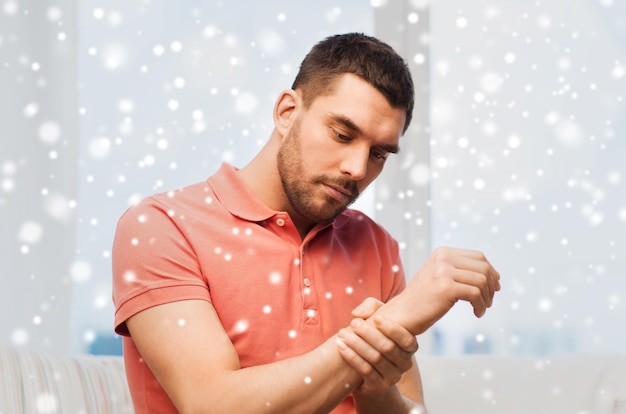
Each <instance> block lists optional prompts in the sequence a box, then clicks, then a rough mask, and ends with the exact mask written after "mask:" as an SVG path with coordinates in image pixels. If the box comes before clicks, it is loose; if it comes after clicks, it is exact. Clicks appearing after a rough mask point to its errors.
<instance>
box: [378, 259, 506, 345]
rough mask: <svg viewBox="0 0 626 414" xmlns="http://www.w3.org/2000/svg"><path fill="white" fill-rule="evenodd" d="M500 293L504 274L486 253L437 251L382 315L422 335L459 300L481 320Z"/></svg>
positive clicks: (392, 300)
mask: <svg viewBox="0 0 626 414" xmlns="http://www.w3.org/2000/svg"><path fill="white" fill-rule="evenodd" d="M499 290H500V274H499V273H498V272H497V271H496V270H495V269H494V268H493V266H492V265H491V263H489V261H488V260H487V258H486V257H485V255H484V254H483V253H482V252H479V251H476V250H465V249H455V248H449V247H440V248H437V249H436V250H435V251H434V252H433V253H432V254H431V256H430V257H429V258H428V260H427V261H426V262H425V263H424V265H423V266H422V268H421V269H420V270H419V271H418V272H417V273H416V274H415V276H414V277H413V279H412V280H411V281H410V282H409V284H408V285H407V287H406V289H405V290H404V291H403V292H402V293H401V294H400V295H398V296H396V297H394V298H393V299H391V300H390V301H389V302H387V304H385V306H383V307H382V308H380V309H379V312H380V313H382V314H383V315H385V316H387V317H389V318H390V319H392V320H394V321H396V322H398V323H400V324H401V325H402V326H404V327H405V328H407V329H408V330H409V331H411V332H412V333H413V334H415V335H418V334H421V333H423V332H424V331H426V330H427V329H428V328H430V327H431V326H432V325H433V324H434V323H435V322H436V321H438V320H439V319H440V318H441V317H442V316H443V315H445V314H446V313H447V312H448V311H449V310H450V308H452V306H454V304H455V303H456V302H457V301H459V300H464V301H467V302H469V303H470V304H471V305H472V307H473V308H474V315H476V316H477V317H479V318H480V317H481V316H483V315H484V313H485V311H486V310H487V308H489V307H490V306H491V305H492V303H493V296H494V294H495V292H496V291H499Z"/></svg>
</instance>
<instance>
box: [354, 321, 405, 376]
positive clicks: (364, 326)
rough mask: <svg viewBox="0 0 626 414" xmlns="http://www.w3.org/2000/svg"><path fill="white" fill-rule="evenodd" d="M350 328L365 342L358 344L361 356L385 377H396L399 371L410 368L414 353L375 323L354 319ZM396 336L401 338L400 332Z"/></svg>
mask: <svg viewBox="0 0 626 414" xmlns="http://www.w3.org/2000/svg"><path fill="white" fill-rule="evenodd" d="M350 327H351V328H352V329H353V331H354V333H355V334H356V335H358V336H359V337H360V339H362V340H363V341H365V343H364V344H356V346H358V347H359V350H361V352H362V353H360V355H361V356H362V357H363V358H365V359H366V360H367V361H369V362H370V363H371V364H373V365H374V367H375V368H376V369H377V370H378V371H379V372H380V373H381V374H382V375H383V376H386V375H394V374H396V371H397V370H400V371H402V372H404V371H406V370H407V369H409V368H410V358H411V357H412V353H409V352H406V351H405V350H404V349H402V348H400V347H399V346H398V344H396V343H395V342H394V341H393V340H392V339H390V338H389V337H387V336H386V335H385V334H384V333H383V332H382V331H381V330H379V329H378V328H377V327H376V326H375V322H374V323H373V322H370V321H368V322H365V321H363V320H360V319H353V320H352V322H351V324H350ZM403 329H404V328H403ZM407 332H408V331H407ZM396 335H398V336H399V334H398V332H396ZM411 336H412V335H411ZM361 345H362V346H361ZM355 350H356V349H355Z"/></svg>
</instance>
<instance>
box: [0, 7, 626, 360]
mask: <svg viewBox="0 0 626 414" xmlns="http://www.w3.org/2000/svg"><path fill="white" fill-rule="evenodd" d="M348 31H359V32H364V33H367V34H371V35H375V36H377V37H379V38H381V39H383V40H385V41H386V42H388V43H390V44H391V45H392V46H393V47H394V48H396V50H397V51H398V52H399V53H400V54H401V55H402V56H404V57H405V59H406V60H407V62H408V63H409V65H410V68H411V70H412V72H413V75H414V80H415V84H416V93H417V96H416V108H415V114H414V121H413V124H412V125H411V128H410V129H409V131H407V134H406V135H405V136H404V137H403V138H402V141H401V146H402V152H401V154H400V155H398V156H397V157H395V158H394V159H393V161H392V162H390V163H389V165H388V166H387V167H386V170H385V172H384V174H383V175H382V176H381V177H380V179H379V180H378V181H376V182H375V184H373V185H372V186H371V187H370V188H369V189H368V191H366V192H365V194H364V195H363V197H362V198H361V199H360V200H359V201H358V202H357V204H356V206H355V208H359V209H361V210H363V211H365V212H366V213H368V214H369V215H371V216H373V217H374V218H375V219H376V220H378V221H380V222H381V223H383V224H384V225H385V226H386V227H387V228H388V229H389V230H390V231H391V232H392V234H393V235H394V236H395V237H397V238H398V240H399V241H400V243H401V247H402V253H403V259H404V264H405V270H406V274H407V277H408V278H410V277H411V275H412V274H413V273H415V271H416V270H417V269H419V266H420V264H421V263H422V262H423V261H424V260H425V258H426V257H427V256H428V254H429V253H430V251H431V250H432V249H434V248H435V247H437V246H440V245H449V246H457V247H465V248H472V249H479V250H482V251H484V252H485V253H486V254H487V256H488V258H489V259H490V260H491V261H492V263H493V264H494V265H495V266H496V268H498V269H499V270H500V272H501V274H502V277H503V279H502V285H503V289H502V292H501V293H500V294H498V295H497V297H496V301H495V304H494V306H493V308H492V309H490V311H489V312H488V313H487V315H486V316H485V317H483V318H481V319H476V318H475V317H474V316H473V315H472V313H471V309H470V307H469V306H468V305H466V304H463V303H460V304H459V305H458V306H456V307H455V308H454V309H453V310H452V311H451V312H450V313H448V314H447V315H446V316H445V317H444V318H443V319H442V320H441V321H440V322H438V323H437V324H436V325H435V326H434V327H433V328H432V329H431V330H430V331H429V332H428V333H426V334H424V335H422V337H421V338H420V346H421V348H420V349H421V351H420V352H424V353H430V354H435V355H461V354H476V353H480V354H494V355H533V356H543V355H559V354H573V353H589V354H597V353H623V352H624V351H625V348H624V345H623V344H624V343H626V330H625V329H624V327H625V326H626V303H625V301H626V107H625V103H624V98H625V95H626V3H624V2H619V1H617V0H550V1H535V2H526V1H521V0H517V1H516V0H501V1H493V0H491V1H488V0H476V1H473V2H471V4H470V3H468V2H464V1H462V0H437V1H436V2H435V1H433V2H429V1H427V0H397V1H395V0H393V1H392V0H369V1H365V0H363V1H354V0H352V1H347V0H345V1H327V0H320V1H315V2H307V1H299V2H285V1H264V2H254V1H251V0H240V1H237V2H226V1H209V0H205V1H197V0H194V1H192V0H181V1H178V2H168V1H163V0H135V1H130V2H129V1H119V0H111V1H107V2H101V1H95V0H77V1H69V0H58V1H49V2H48V1H44V2H29V1H20V0H0V263H2V265H3V268H4V269H5V270H4V271H3V273H2V276H1V278H2V279H1V280H2V287H1V288H0V312H1V314H2V317H1V318H0V346H15V347H20V348H26V349H32V350H45V351H49V352H61V353H72V354H84V353H91V354H119V353H120V352H121V348H120V339H119V337H117V336H115V335H114V333H113V330H112V329H113V312H114V309H113V305H112V302H111V274H110V273H111V257H110V252H111V243H112V238H113V234H114V231H115V226H116V222H117V219H118V218H119V216H120V215H121V214H122V213H123V212H124V211H125V210H126V209H127V208H128V207H129V206H130V205H131V204H132V203H134V202H136V201H138V200H139V199H140V198H142V197H145V196H147V195H150V194H152V193H155V192H161V191H167V190H170V189H176V188H178V187H181V186H184V185H187V184H191V183H195V182H198V181H202V180H204V179H206V177H208V176H209V175H210V174H212V173H213V172H214V171H215V170H216V169H217V168H218V167H219V165H220V164H221V162H223V161H228V162H230V163H232V164H234V165H235V166H243V165H244V164H245V163H246V162H247V161H248V160H249V159H250V158H251V157H252V156H253V155H254V154H255V153H256V152H257V151H258V149H259V148H260V147H261V146H262V145H263V144H264V143H265V141H266V139H267V138H268V137H269V135H270V132H271V129H272V127H273V124H272V108H273V104H274V98H275V97H276V96H277V94H278V93H279V92H280V91H281V90H282V89H286V88H289V87H290V85H291V82H292V81H293V78H294V76H295V74H296V72H297V69H298V65H299V63H300V61H301V60H302V58H303V57H304V55H305V53H306V52H307V51H308V50H309V49H310V47H311V46H312V45H313V44H314V43H315V42H317V41H319V40H321V39H322V38H324V37H326V36H328V35H332V34H335V33H342V32H348ZM417 305H419V304H417Z"/></svg>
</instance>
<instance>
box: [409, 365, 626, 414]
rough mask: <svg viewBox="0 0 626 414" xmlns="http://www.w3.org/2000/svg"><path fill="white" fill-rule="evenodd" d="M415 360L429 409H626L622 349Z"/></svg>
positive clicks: (602, 413)
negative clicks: (603, 352) (613, 352)
mask: <svg viewBox="0 0 626 414" xmlns="http://www.w3.org/2000/svg"><path fill="white" fill-rule="evenodd" d="M418 363H419V365H420V369H421V371H422V378H423V382H424V395H425V399H426V406H427V407H428V410H429V413H430V414H448V413H468V414H478V413H480V414H530V413H532V414H626V354H624V355H614V356H608V355H605V356H602V355H572V356H559V357H554V358H526V357H524V358H522V357H494V356H476V355H472V356H463V357H456V358H453V357H445V358H444V357H425V356H418Z"/></svg>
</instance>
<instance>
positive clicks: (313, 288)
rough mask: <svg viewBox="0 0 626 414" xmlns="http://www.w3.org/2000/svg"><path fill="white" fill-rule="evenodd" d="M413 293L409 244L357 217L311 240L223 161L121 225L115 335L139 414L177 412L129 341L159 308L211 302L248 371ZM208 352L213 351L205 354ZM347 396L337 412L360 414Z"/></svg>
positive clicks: (129, 214)
mask: <svg viewBox="0 0 626 414" xmlns="http://www.w3.org/2000/svg"><path fill="white" fill-rule="evenodd" d="M404 286H405V278H404V273H403V269H402V265H401V262H400V258H399V251H398V244H397V243H396V241H395V240H394V239H392V238H391V236H390V235H389V234H388V233H387V232H386V231H385V230H384V229H382V228H381V227H380V226H379V225H377V224H376V223H374V222H373V221H372V220H371V219H369V218H368V217H367V216H365V215H364V214H362V213H360V212H358V211H355V210H346V211H345V212H343V213H342V214H340V215H339V216H338V217H337V218H336V219H335V220H334V221H333V222H331V223H326V224H320V225H317V226H315V227H314V228H313V229H312V230H311V231H310V232H309V234H308V235H307V236H306V238H305V239H304V240H302V239H301V238H300V236H299V234H298V231H297V229H296V228H295V226H294V225H293V223H292V221H291V219H290V218H289V215H288V214H287V213H284V212H280V211H274V210H272V209H270V208H269V207H268V206H266V205H265V204H264V203H263V202H261V200H259V199H258V198H257V197H256V196H255V195H254V194H252V192H251V191H250V190H249V189H248V188H247V187H246V185H245V184H244V183H243V182H242V181H241V180H240V179H239V177H238V175H237V174H236V170H235V168H233V167H232V166H230V165H228V164H223V165H222V166H221V167H220V169H219V170H218V171H217V172H216V174H215V175H213V176H212V177H210V178H209V179H208V180H207V181H206V182H203V183H198V184H195V185H191V186H189V187H185V188H183V189H180V190H176V191H172V192H168V193H161V194H157V195H154V196H152V197H148V198H146V199H145V200H143V201H141V202H140V203H138V204H137V205H135V206H133V207H131V208H130V209H128V210H127V211H126V212H125V213H124V215H123V216H122V217H121V218H120V220H119V223H118V227H117V232H116V234H115V241H114V245H113V301H114V303H115V309H116V310H115V331H116V332H117V333H119V334H121V335H123V336H125V337H124V358H125V363H126V369H127V377H128V381H129V386H130V390H131V394H132V396H133V401H134V404H135V409H136V411H137V413H138V414H140V413H146V412H163V413H169V412H171V413H175V412H176V410H175V409H174V407H173V405H172V403H171V401H170V400H169V399H168V397H167V395H166V394H165V392H164V391H163V389H162V388H161V387H160V385H159V384H158V383H157V381H156V380H155V378H154V376H153V375H152V373H151V372H150V370H149V369H148V367H147V366H146V365H145V364H144V363H142V362H141V358H140V356H139V354H138V352H137V349H136V348H135V346H134V343H133V341H132V339H131V338H130V337H129V336H128V330H127V328H126V325H125V321H126V320H127V319H128V318H129V317H131V316H133V315H135V314H136V313H138V312H141V311H142V310H144V309H147V308H149V307H152V306H156V305H160V304H165V303H168V302H174V301H180V300H190V299H201V300H206V301H208V302H210V303H211V304H212V305H213V307H214V308H215V310H216V311H217V314H218V315H219V318H220V320H221V322H222V325H223V326H224V329H225V330H226V332H227V333H228V335H229V337H230V339H231V341H232V343H233V345H234V347H235V349H236V350H237V353H238V355H239V359H240V362H241V366H242V367H249V366H254V365H260V364H266V363H270V362H273V361H277V360H281V359H285V358H288V357H292V356H297V355H301V354H303V353H306V352H308V351H310V350H312V349H313V348H315V347H317V346H318V345H320V344H321V343H322V342H324V341H325V340H326V339H328V338H329V337H330V336H332V335H333V334H335V333H336V332H337V331H338V330H339V329H340V328H342V327H344V326H347V325H348V324H349V323H350V320H351V316H350V312H351V310H352V309H353V308H355V307H356V306H357V305H358V304H359V303H361V302H362V301H363V299H365V298H366V297H368V296H372V297H375V298H378V299H380V300H382V301H387V300H389V299H390V298H391V297H393V296H395V295H396V294H398V293H399V292H400V291H401V290H402V289H403V288H404ZM199 352H201V351H200V350H199ZM353 412H354V407H353V403H352V399H351V398H347V399H346V400H345V401H344V402H343V403H342V404H341V405H340V406H339V407H337V409H335V410H334V411H333V413H353Z"/></svg>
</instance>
